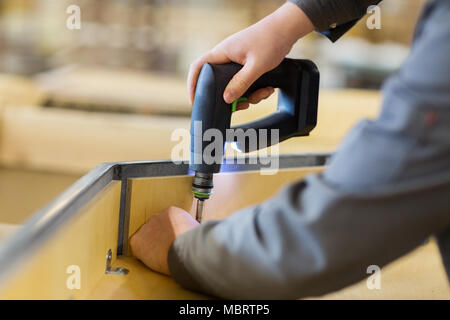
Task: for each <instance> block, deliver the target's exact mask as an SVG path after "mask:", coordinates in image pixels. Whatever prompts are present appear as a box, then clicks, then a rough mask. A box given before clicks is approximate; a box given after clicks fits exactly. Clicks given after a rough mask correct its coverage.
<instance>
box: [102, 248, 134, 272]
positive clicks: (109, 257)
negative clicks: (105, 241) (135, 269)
mask: <svg viewBox="0 0 450 320" xmlns="http://www.w3.org/2000/svg"><path fill="white" fill-rule="evenodd" d="M111 260H112V251H111V249H109V250H108V253H107V254H106V269H105V273H106V274H119V275H126V274H128V272H129V271H128V269H126V268H121V267H119V268H113V267H111Z"/></svg>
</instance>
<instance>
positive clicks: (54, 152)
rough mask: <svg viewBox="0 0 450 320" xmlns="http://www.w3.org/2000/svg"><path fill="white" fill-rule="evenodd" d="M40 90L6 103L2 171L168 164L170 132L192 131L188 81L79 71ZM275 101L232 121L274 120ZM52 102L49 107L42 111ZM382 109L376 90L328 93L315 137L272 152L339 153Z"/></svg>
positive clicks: (47, 79)
mask: <svg viewBox="0 0 450 320" xmlns="http://www.w3.org/2000/svg"><path fill="white" fill-rule="evenodd" d="M94 75H96V76H94ZM120 75H123V77H120ZM88 79H91V80H89V81H88ZM108 79H109V80H108ZM113 79H115V80H113ZM130 79H131V80H130ZM35 85H36V88H32V89H27V90H24V91H23V95H25V96H28V93H27V92H29V91H32V92H33V94H32V95H29V96H30V99H28V101H27V100H25V101H21V102H20V103H17V104H12V103H8V104H4V105H3V106H2V105H0V126H1V128H2V130H1V133H0V164H2V165H4V166H8V167H21V168H27V169H34V170H45V171H53V172H63V173H71V174H81V173H85V172H87V171H88V170H89V169H91V168H92V167H94V166H95V165H97V164H98V163H101V162H107V161H131V160H152V159H170V158H171V153H172V149H173V147H174V146H176V145H177V144H178V142H179V141H171V135H172V133H173V132H174V130H176V129H185V130H189V126H190V106H189V103H188V97H187V93H186V89H185V81H184V80H183V79H176V78H164V77H163V78H161V77H157V76H154V75H147V76H145V75H143V74H136V73H129V74H127V73H126V72H122V73H115V71H99V70H97V71H95V72H94V73H93V74H92V73H90V71H89V72H88V71H83V70H76V71H70V72H68V71H64V72H62V71H60V72H57V73H56V74H52V75H51V76H50V75H49V74H47V75H45V76H42V77H40V78H39V80H38V81H37V82H36V83H35ZM276 99H277V98H276V96H274V97H271V98H270V99H268V100H266V101H264V102H262V103H261V104H260V105H258V106H254V107H252V108H250V109H249V110H246V111H242V112H238V113H236V114H235V115H234V116H233V123H234V124H237V123H242V122H247V121H250V120H254V119H256V118H259V117H262V116H264V115H267V114H269V113H270V112H271V111H273V109H274V108H275V105H276ZM49 101H51V103H50V106H43V104H44V105H45V104H46V103H48V102H49ZM127 102H128V104H127ZM115 103H116V104H115ZM379 106H380V94H379V92H377V91H365V90H336V91H333V90H331V91H327V90H322V92H321V94H320V98H319V115H318V125H317V127H316V129H315V130H314V131H313V132H312V134H311V135H310V136H309V137H301V138H295V139H290V140H288V141H285V142H283V143H281V144H280V146H279V147H278V146H276V147H275V148H273V147H272V148H270V149H269V152H271V153H272V154H273V153H276V152H279V153H282V154H286V153H299V152H302V153H304V152H329V151H333V150H335V148H336V147H337V145H338V143H339V141H340V140H341V139H342V138H343V137H344V135H345V134H346V133H347V131H348V130H349V129H350V128H351V127H352V126H353V125H354V124H355V123H356V122H357V121H359V120H360V119H362V118H366V117H369V118H372V117H374V116H376V114H377V113H378V110H379ZM107 110H109V111H107ZM118 111H120V112H118ZM278 149H279V151H278ZM227 150H228V149H227ZM228 154H230V150H228Z"/></svg>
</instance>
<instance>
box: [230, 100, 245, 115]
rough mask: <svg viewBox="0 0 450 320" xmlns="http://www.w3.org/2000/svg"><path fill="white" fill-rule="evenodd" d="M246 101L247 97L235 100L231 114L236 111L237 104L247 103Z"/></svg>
mask: <svg viewBox="0 0 450 320" xmlns="http://www.w3.org/2000/svg"><path fill="white" fill-rule="evenodd" d="M245 101H248V99H247V98H246V97H240V98H239V99H236V100H234V101H233V103H232V104H231V113H233V112H235V111H236V108H237V104H238V103H239V102H245Z"/></svg>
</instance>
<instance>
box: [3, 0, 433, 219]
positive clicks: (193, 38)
mask: <svg viewBox="0 0 450 320" xmlns="http://www.w3.org/2000/svg"><path fill="white" fill-rule="evenodd" d="M283 3H284V1H280V0H246V1H242V0H239V1H238V0H226V1H225V0H185V1H182V0H58V1H55V0H0V223H8V224H18V223H22V222H23V221H24V220H25V219H26V218H27V217H28V216H29V215H30V214H31V213H33V212H34V211H35V210H37V209H38V208H40V207H42V206H43V205H45V204H46V203H47V202H49V201H50V200H51V199H52V198H54V197H55V196H56V195H57V194H58V193H60V192H61V191H62V190H63V189H65V188H66V187H68V186H69V185H70V184H72V183H73V182H74V181H75V180H76V179H78V178H79V177H80V176H81V175H83V174H84V173H86V172H87V171H89V170H90V169H92V168H93V167H94V166H96V165H97V164H99V163H100V162H105V161H123V160H150V159H169V158H170V156H171V153H170V152H171V148H172V146H173V145H174V144H175V143H176V142H173V141H172V142H171V141H170V137H171V133H172V132H173V130H174V129H176V128H186V129H187V128H188V127H189V116H190V106H189V103H188V99H187V94H186V90H185V77H186V73H187V70H188V66H189V64H190V63H191V62H192V61H193V60H194V59H195V58H196V57H198V56H199V55H201V54H202V53H204V52H205V51H207V50H208V49H210V48H212V47H213V46H214V45H215V44H217V43H218V42H220V41H221V40H222V39H224V38H225V37H227V36H229V35H231V34H232V33H234V32H236V31H239V30H241V29H243V28H245V27H247V26H249V25H250V24H252V23H254V22H256V21H258V20H259V19H261V18H263V17H264V16H266V15H267V14H269V13H270V12H272V11H274V10H275V9H276V8H277V7H279V6H280V5H281V4H283ZM424 3H425V0H385V1H384V2H383V3H382V4H381V6H380V8H381V26H382V28H381V29H379V30H369V29H368V28H367V26H366V19H367V18H364V19H362V20H361V21H360V22H359V24H358V25H357V26H356V27H355V28H353V29H352V30H351V31H350V32H349V33H348V34H346V35H345V36H344V37H343V38H342V39H340V40H339V41H338V42H337V43H335V44H333V43H331V42H330V41H329V40H328V39H327V38H325V37H323V36H321V35H319V34H311V35H310V36H308V37H306V38H304V39H302V40H301V41H299V42H298V43H297V44H296V45H295V47H294V48H293V50H292V52H291V53H290V56H291V57H296V58H309V59H312V60H313V61H315V62H316V63H317V64H318V66H319V69H320V71H321V86H322V88H323V92H324V96H323V97H322V95H321V101H324V102H321V103H325V102H326V101H328V103H330V104H333V102H336V104H338V101H342V102H340V103H341V104H343V105H344V106H345V105H346V104H348V101H349V99H351V97H353V96H355V94H356V93H355V92H360V95H361V97H364V99H365V100H362V101H364V104H365V105H366V108H367V110H368V109H370V108H369V105H373V106H374V107H373V108H374V109H375V108H376V106H377V105H379V98H378V96H379V94H378V93H377V90H379V89H380V86H381V84H382V82H383V80H384V79H385V78H386V77H387V76H389V75H390V74H392V73H394V72H395V71H396V70H397V69H398V68H399V67H400V65H401V63H402V61H403V60H404V58H405V57H406V55H407V53H408V50H409V46H410V43H411V40H412V36H413V31H414V26H415V23H416V20H417V17H418V16H419V14H420V11H421V8H422V6H423V4H424ZM71 5H77V6H79V8H81V29H79V30H78V29H75V30H70V29H68V28H67V27H66V21H67V19H68V18H69V17H70V15H71V13H68V12H67V9H68V7H69V6H71ZM350 88H351V89H352V90H353V89H357V90H353V91H348V90H349V89H350ZM346 90H347V91H346ZM367 90H373V92H374V93H373V94H372V93H370V92H368V91H367ZM333 92H334V93H333ZM336 92H338V93H336ZM339 92H340V93H339ZM346 92H347V93H346ZM342 97H347V98H346V100H345V99H343V98H342ZM274 99H275V98H274ZM339 99H341V100H339ZM342 99H343V100H342ZM271 101H272V100H271ZM274 103H275V102H274ZM364 104H363V105H362V106H361V108H364ZM249 112H250V111H249ZM249 117H250V116H249ZM243 119H244V118H243ZM324 123H326V121H325V120H324ZM317 131H318V133H317V135H318V136H320V134H321V131H320V130H317ZM322 134H323V135H325V133H322ZM313 138H314V137H313ZM328 138H329V139H330V140H333V139H335V140H336V141H338V140H340V139H341V138H342V136H341V135H339V134H336V137H334V136H333V135H329V136H328ZM336 141H334V140H333V141H332V143H330V144H329V145H325V144H323V145H322V146H323V150H322V149H321V148H320V147H317V148H315V149H314V150H313V151H330V150H329V149H330V148H331V149H333V147H334V146H335V143H337V142H336ZM285 151H286V152H302V151H304V150H302V149H301V148H300V149H299V148H297V149H295V148H293V147H292V146H291V147H286V150H285ZM307 151H311V150H307Z"/></svg>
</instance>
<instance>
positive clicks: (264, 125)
mask: <svg viewBox="0 0 450 320" xmlns="http://www.w3.org/2000/svg"><path fill="white" fill-rule="evenodd" d="M241 68H242V66H241V65H239V64H236V63H226V64H220V65H219V64H218V65H215V64H209V63H206V64H204V65H203V67H202V70H201V72H200V75H199V78H198V80H197V88H196V92H195V98H194V107H193V109H192V118H191V129H190V130H191V159H190V165H189V168H190V170H192V171H194V178H193V182H192V193H193V195H194V198H195V199H197V208H196V219H197V221H199V222H201V220H202V215H203V208H204V201H205V200H207V199H209V198H210V196H211V194H212V189H213V175H214V173H218V172H220V167H221V163H222V159H223V153H224V145H223V146H222V148H221V149H220V150H216V152H218V154H215V155H214V159H220V161H214V162H212V163H211V161H205V159H204V158H205V157H204V151H205V148H206V147H207V146H208V145H209V143H211V142H210V141H204V139H203V134H204V133H205V132H206V131H207V130H208V129H217V130H219V131H220V133H221V134H222V137H223V142H224V144H225V142H234V143H236V144H237V147H238V149H239V150H242V151H244V152H251V151H255V150H258V149H259V148H260V145H261V144H260V143H259V137H260V135H259V134H258V135H256V139H257V141H256V144H254V143H253V144H246V145H242V141H239V140H237V139H235V138H234V140H233V141H226V136H227V135H226V131H227V130H230V129H231V130H238V129H241V130H243V132H244V133H245V132H246V130H249V129H252V130H256V131H257V132H258V130H260V129H266V130H267V132H268V133H269V134H270V132H271V130H273V129H277V130H278V136H279V139H278V141H277V142H281V141H283V140H286V139H289V138H291V137H299V136H308V135H309V133H310V132H311V130H313V129H314V127H315V126H316V122H317V104H318V93H319V71H318V69H317V67H316V65H315V64H314V63H313V62H312V61H309V60H299V59H288V58H286V59H284V60H283V61H282V62H281V64H280V65H279V66H278V67H276V68H275V69H273V70H271V71H269V72H267V73H265V74H263V75H262V76H261V77H260V78H259V79H258V80H256V81H255V82H254V83H253V84H252V85H251V86H250V88H249V89H248V90H247V91H246V92H245V93H244V95H243V96H242V97H241V98H240V99H238V100H236V101H235V102H234V103H233V104H228V103H226V102H225V101H224V99H223V93H224V90H225V88H226V86H227V85H228V83H229V82H230V80H231V79H232V78H233V76H234V75H235V74H236V73H237V72H239V70H240V69H241ZM266 87H273V88H278V89H279V90H278V106H277V110H276V111H275V112H274V113H272V114H270V115H268V116H266V117H264V118H261V119H258V120H255V121H252V122H249V123H246V124H243V125H239V126H236V127H232V128H230V124H231V115H232V113H233V112H234V111H235V110H236V104H237V103H238V102H239V101H245V100H246V99H247V98H248V97H249V96H250V95H251V94H252V93H253V92H255V91H257V90H259V89H262V88H266ZM231 136H233V135H231ZM234 137H235V135H234ZM272 143H273V141H272V139H268V141H266V142H265V143H264V144H263V145H262V146H261V148H265V147H269V146H270V145H271V144H272Z"/></svg>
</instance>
